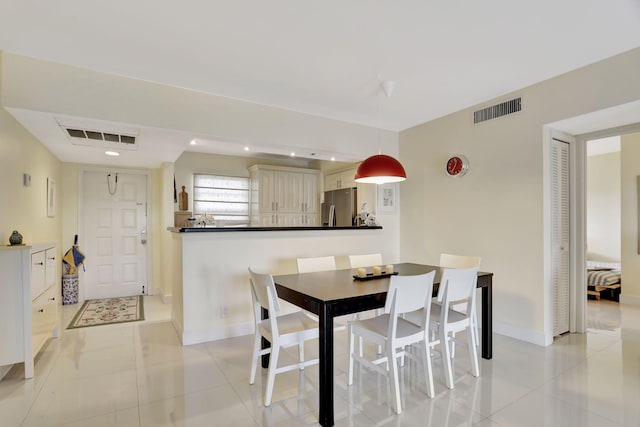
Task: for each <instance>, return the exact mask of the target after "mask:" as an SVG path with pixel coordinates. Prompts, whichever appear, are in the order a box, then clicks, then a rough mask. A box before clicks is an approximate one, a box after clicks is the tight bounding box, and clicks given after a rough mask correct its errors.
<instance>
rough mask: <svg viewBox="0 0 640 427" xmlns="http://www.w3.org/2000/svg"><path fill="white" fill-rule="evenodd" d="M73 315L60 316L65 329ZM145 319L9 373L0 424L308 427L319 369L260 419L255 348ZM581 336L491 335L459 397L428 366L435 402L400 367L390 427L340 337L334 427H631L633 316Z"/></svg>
mask: <svg viewBox="0 0 640 427" xmlns="http://www.w3.org/2000/svg"><path fill="white" fill-rule="evenodd" d="M78 308H79V306H78V305H75V306H66V307H62V316H61V322H62V325H64V326H65V327H66V325H67V324H68V323H69V321H70V320H71V318H72V316H73V315H74V314H75V312H76V311H77V309H78ZM145 314H146V317H147V319H146V320H145V321H144V322H136V323H128V324H120V325H113V326H99V327H94V328H84V329H76V330H64V329H63V330H61V334H60V337H59V338H58V339H55V340H51V341H50V342H49V343H48V344H47V346H46V347H45V348H44V351H43V352H41V354H40V355H39V357H38V359H37V361H36V366H35V370H36V372H35V375H36V376H35V378H33V379H32V380H27V381H25V380H24V379H22V375H23V368H22V365H16V366H14V368H13V369H12V370H11V371H10V372H9V373H8V374H7V376H6V377H5V378H4V379H3V380H2V381H0V425H2V426H20V425H23V426H39V427H40V426H91V427H101V426H125V427H126V426H310V425H317V411H318V403H317V401H318V390H317V375H318V371H317V367H311V368H307V369H306V370H305V371H303V373H302V374H301V375H300V374H299V371H294V372H289V373H286V374H281V375H279V376H277V377H276V385H275V390H274V399H273V400H274V402H273V404H272V406H271V408H263V407H262V405H261V397H262V381H261V379H257V380H256V384H255V385H254V386H249V384H248V376H249V363H250V362H249V361H250V348H251V337H249V336H245V337H239V338H232V339H226V340H222V341H216V342H209V343H204V344H198V345H193V346H188V347H182V346H180V344H179V341H178V337H177V335H176V333H175V332H174V330H173V328H172V326H171V323H170V321H169V318H170V308H169V306H167V305H163V304H162V303H160V302H159V300H158V298H157V297H147V298H146V299H145ZM589 325H590V326H589V332H588V333H587V334H568V335H565V336H562V337H561V338H558V339H557V340H556V342H555V343H554V345H552V346H551V347H548V348H543V347H538V346H535V345H532V344H528V343H525V342H521V341H518V340H514V339H510V338H506V337H503V336H500V335H495V336H494V359H493V360H491V361H487V360H482V362H481V377H480V378H478V379H476V378H473V377H472V376H471V375H470V374H469V373H468V363H467V362H466V354H465V353H464V347H465V346H459V349H458V350H457V351H458V356H459V357H460V360H459V361H457V362H456V387H455V389H454V390H447V389H446V387H445V386H444V383H443V378H442V375H441V373H442V370H441V366H440V365H439V363H437V362H436V363H435V369H436V381H437V382H436V393H437V395H436V397H435V398H434V399H428V398H427V396H426V394H425V393H424V383H423V382H421V381H420V380H418V379H416V378H421V374H422V373H421V372H420V371H414V369H416V368H415V367H413V366H411V365H407V366H405V368H403V371H404V373H405V375H404V377H403V380H404V381H403V405H404V406H403V409H404V410H403V413H402V414H401V415H399V416H398V415H395V414H394V413H393V412H392V411H391V409H390V408H389V405H388V401H389V400H388V399H389V391H388V386H387V382H386V379H385V378H384V377H379V376H378V375H377V374H375V373H372V372H370V371H364V372H362V373H361V375H358V376H357V378H356V380H355V383H354V385H353V386H351V387H347V386H346V362H347V361H346V345H345V344H346V343H345V342H344V341H346V337H345V336H344V335H342V336H341V337H342V338H345V339H341V341H340V342H339V343H337V347H336V354H335V356H336V362H335V364H336V372H335V375H336V387H335V406H336V415H335V418H336V425H337V426H372V425H376V426H432V427H436V426H437V427H441V426H483V427H489V426H494V427H495V426H502V427H509V426H517V427H527V426H535V427H539V426H562V427H565V426H576V427H578V426H579V427H583V426H598V427H606V426H639V425H640V403H639V402H640V308H638V307H631V306H620V305H618V304H617V303H612V302H609V301H599V302H595V301H594V302H590V303H589ZM339 337H340V335H339ZM368 350H370V351H371V349H368ZM307 352H308V355H309V356H312V354H313V348H311V346H310V348H309V349H308V350H307ZM292 354H293V355H294V356H295V352H292ZM415 372H417V373H418V374H417V375H413V374H414V373H415ZM263 374H264V373H263ZM262 379H264V375H263V378H262Z"/></svg>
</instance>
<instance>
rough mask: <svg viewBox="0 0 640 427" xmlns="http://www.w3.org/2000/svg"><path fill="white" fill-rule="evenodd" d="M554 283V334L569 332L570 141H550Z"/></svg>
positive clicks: (552, 282)
mask: <svg viewBox="0 0 640 427" xmlns="http://www.w3.org/2000/svg"><path fill="white" fill-rule="evenodd" d="M551 234H552V235H551V251H552V252H551V258H552V259H551V275H552V276H551V284H552V286H553V335H554V336H556V335H560V334H563V333H565V332H568V331H569V314H570V311H569V310H570V296H569V283H570V280H569V279H570V277H569V271H570V270H569V255H570V253H569V243H570V241H569V239H570V221H569V144H568V143H566V142H563V141H560V140H557V139H553V140H552V141H551Z"/></svg>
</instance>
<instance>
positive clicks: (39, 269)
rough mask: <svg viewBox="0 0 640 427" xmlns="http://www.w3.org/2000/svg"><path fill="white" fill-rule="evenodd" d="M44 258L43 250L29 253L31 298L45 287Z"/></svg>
mask: <svg viewBox="0 0 640 427" xmlns="http://www.w3.org/2000/svg"><path fill="white" fill-rule="evenodd" d="M45 258H46V256H45V251H40V252H33V253H32V254H31V299H34V298H36V297H37V296H38V295H40V294H41V293H42V292H44V290H45V289H46V285H45V283H46V282H45V280H46V279H45V262H46V261H45Z"/></svg>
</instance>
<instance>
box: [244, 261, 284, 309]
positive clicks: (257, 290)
mask: <svg viewBox="0 0 640 427" xmlns="http://www.w3.org/2000/svg"><path fill="white" fill-rule="evenodd" d="M249 274H250V276H251V280H250V283H251V288H252V291H253V295H254V296H255V298H256V302H257V303H258V304H260V306H262V307H264V308H266V309H268V310H269V311H270V312H271V311H274V313H273V314H272V315H273V316H275V315H276V313H277V312H278V311H280V303H279V302H278V292H277V291H276V285H275V283H274V282H273V276H271V275H270V274H261V273H256V272H255V271H253V270H251V269H250V268H249Z"/></svg>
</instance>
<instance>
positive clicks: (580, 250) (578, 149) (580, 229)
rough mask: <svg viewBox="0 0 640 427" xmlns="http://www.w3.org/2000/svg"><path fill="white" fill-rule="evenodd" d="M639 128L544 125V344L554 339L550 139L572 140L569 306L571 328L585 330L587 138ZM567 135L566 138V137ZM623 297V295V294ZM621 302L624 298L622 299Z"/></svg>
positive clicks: (639, 127)
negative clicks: (576, 130)
mask: <svg viewBox="0 0 640 427" xmlns="http://www.w3.org/2000/svg"><path fill="white" fill-rule="evenodd" d="M638 132H640V123H634V124H631V125H626V126H619V127H614V128H608V129H602V130H598V131H593V132H589V133H583V134H579V135H575V136H574V135H567V134H565V133H562V132H560V131H557V130H555V129H553V128H552V127H550V126H544V132H543V135H544V137H543V140H544V145H543V147H544V148H543V165H544V166H543V169H544V173H543V175H544V184H543V185H544V190H543V193H544V199H543V200H544V203H543V205H544V206H545V208H544V222H545V225H544V230H545V237H544V248H545V249H544V268H545V313H544V316H545V345H550V344H551V343H552V342H553V317H552V316H553V312H552V311H553V310H552V307H553V301H552V299H551V298H552V297H553V294H552V289H551V276H550V274H551V271H550V259H551V242H550V239H549V236H550V234H549V233H550V227H549V225H550V209H548V208H549V200H550V199H549V194H548V193H549V182H550V168H549V160H548V157H547V156H548V155H549V149H550V144H551V139H552V138H553V137H554V136H555V137H557V138H558V139H561V140H563V141H567V142H569V144H570V162H571V167H570V172H569V173H570V179H571V181H570V192H571V203H570V209H571V215H570V221H571V233H572V234H571V256H570V257H571V273H570V274H571V277H572V279H571V282H570V293H571V308H570V317H569V324H570V332H578V333H584V332H586V330H587V293H586V291H585V284H586V283H587V282H586V280H587V272H586V269H587V219H586V218H587V177H586V170H587V141H590V140H593V139H599V138H605V137H609V136H617V135H626V134H631V133H638ZM563 138H566V139H563ZM621 298H622V296H621ZM621 302H622V300H621Z"/></svg>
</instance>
